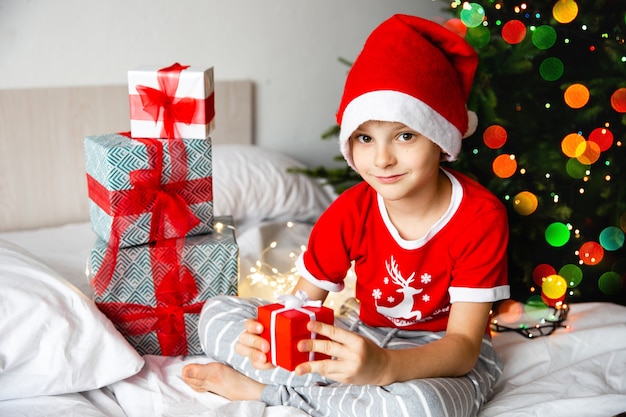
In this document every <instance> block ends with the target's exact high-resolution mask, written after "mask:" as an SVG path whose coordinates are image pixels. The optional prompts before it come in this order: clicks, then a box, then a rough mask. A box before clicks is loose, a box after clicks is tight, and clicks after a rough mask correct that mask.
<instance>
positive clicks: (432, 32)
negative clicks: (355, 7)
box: [337, 15, 478, 168]
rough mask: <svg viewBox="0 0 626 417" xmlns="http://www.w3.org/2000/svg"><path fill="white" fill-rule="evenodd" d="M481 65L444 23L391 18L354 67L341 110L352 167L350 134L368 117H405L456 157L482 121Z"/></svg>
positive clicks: (375, 33) (341, 139)
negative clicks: (478, 103) (473, 108)
mask: <svg viewBox="0 0 626 417" xmlns="http://www.w3.org/2000/svg"><path fill="white" fill-rule="evenodd" d="M477 66H478V56H477V54H476V51H474V49H473V48H472V47H471V46H470V45H469V44H468V43H467V42H465V40H464V39H463V38H461V37H460V36H459V35H457V34H456V33H454V32H452V31H451V30H449V29H447V28H445V27H444V26H442V25H440V24H438V23H435V22H432V21H429V20H425V19H421V18H419V17H414V16H407V15H394V16H392V17H391V18H390V19H388V20H386V21H385V22H383V23H382V24H381V25H380V26H378V28H376V29H375V30H374V31H373V32H372V33H371V35H370V36H369V38H368V39H367V41H366V42H365V45H364V47H363V50H362V51H361V53H360V54H359V56H358V57H357V59H356V61H355V62H354V64H353V65H352V68H351V69H350V72H349V73H348V78H347V80H346V84H345V88H344V93H343V97H342V99H341V103H340V105H339V111H338V112H337V123H338V124H339V125H340V126H341V130H340V134H339V147H340V149H341V152H342V154H343V156H344V157H345V159H346V161H347V162H348V165H350V166H351V167H352V168H354V162H353V160H352V151H351V148H350V143H349V138H350V135H352V133H354V131H355V130H356V129H357V128H358V127H359V126H360V125H361V124H362V123H364V122H366V121H368V120H379V121H390V122H400V123H403V124H405V125H406V126H408V127H409V128H411V129H413V130H415V131H417V132H419V133H421V134H422V135H424V136H426V137H427V138H429V139H430V140H432V141H433V142H434V143H436V144H437V145H439V147H440V148H441V149H442V150H443V152H444V153H445V158H446V159H447V160H449V161H453V160H455V159H456V157H457V155H458V154H459V151H460V149H461V139H462V138H464V137H467V136H469V135H471V134H472V133H474V131H475V130H476V125H477V122H478V120H477V118H476V115H475V114H474V113H473V112H468V110H467V107H466V104H467V100H468V97H469V94H470V90H471V88H472V82H473V79H474V73H475V71H476V67H477Z"/></svg>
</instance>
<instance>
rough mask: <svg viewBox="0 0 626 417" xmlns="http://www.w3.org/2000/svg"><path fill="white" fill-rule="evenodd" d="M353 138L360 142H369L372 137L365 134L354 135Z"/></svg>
mask: <svg viewBox="0 0 626 417" xmlns="http://www.w3.org/2000/svg"><path fill="white" fill-rule="evenodd" d="M354 138H355V139H356V140H358V141H359V142H361V143H370V142H371V141H372V137H371V136H367V135H356V136H355V137H354Z"/></svg>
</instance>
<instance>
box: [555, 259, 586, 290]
mask: <svg viewBox="0 0 626 417" xmlns="http://www.w3.org/2000/svg"><path fill="white" fill-rule="evenodd" d="M559 275H560V276H562V277H563V278H565V281H567V286H568V287H570V288H574V287H577V286H578V285H579V284H580V283H581V282H582V280H583V270H582V269H580V267H579V266H578V265H574V264H566V265H563V266H562V267H561V269H559Z"/></svg>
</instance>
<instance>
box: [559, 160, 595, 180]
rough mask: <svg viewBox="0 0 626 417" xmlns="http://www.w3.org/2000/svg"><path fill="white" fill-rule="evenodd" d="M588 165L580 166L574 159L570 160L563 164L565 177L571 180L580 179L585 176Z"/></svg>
mask: <svg viewBox="0 0 626 417" xmlns="http://www.w3.org/2000/svg"><path fill="white" fill-rule="evenodd" d="M588 169H589V165H585V164H581V163H580V161H579V160H578V159H576V158H570V159H569V160H568V161H567V163H566V164H565V171H567V175H569V176H570V177H572V178H576V179H580V178H583V177H584V176H585V175H587V170H588Z"/></svg>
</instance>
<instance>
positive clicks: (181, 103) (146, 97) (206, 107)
mask: <svg viewBox="0 0 626 417" xmlns="http://www.w3.org/2000/svg"><path fill="white" fill-rule="evenodd" d="M187 68H189V65H181V64H179V63H178V62H176V63H174V64H172V65H170V66H169V67H165V68H161V69H159V70H158V71H157V81H158V83H159V89H156V88H152V87H148V86H145V85H138V86H137V87H136V88H137V92H138V93H139V95H138V96H136V95H130V98H129V100H130V114H131V119H137V120H143V119H147V120H152V121H154V122H155V123H156V122H157V121H158V120H159V119H162V120H163V130H162V132H161V136H162V137H163V138H176V137H178V136H179V135H178V134H177V132H176V127H175V123H177V122H178V123H184V124H191V123H209V121H211V120H213V118H214V117H215V100H214V95H213V94H214V93H211V94H210V95H209V96H208V97H207V98H205V99H195V98H192V97H181V98H177V97H176V96H175V95H176V90H177V89H178V83H179V79H180V73H181V71H183V70H185V69H187Z"/></svg>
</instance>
